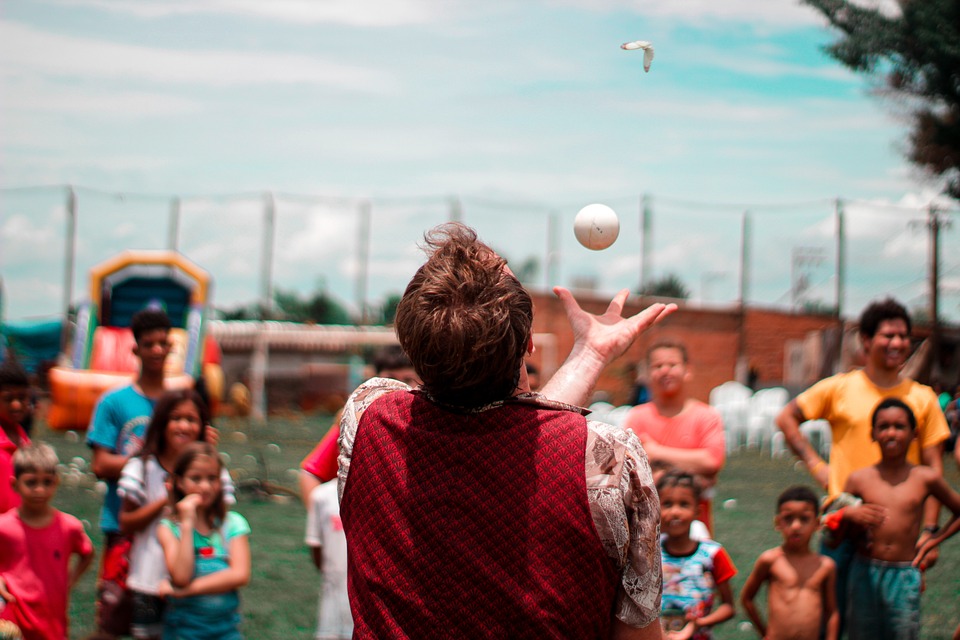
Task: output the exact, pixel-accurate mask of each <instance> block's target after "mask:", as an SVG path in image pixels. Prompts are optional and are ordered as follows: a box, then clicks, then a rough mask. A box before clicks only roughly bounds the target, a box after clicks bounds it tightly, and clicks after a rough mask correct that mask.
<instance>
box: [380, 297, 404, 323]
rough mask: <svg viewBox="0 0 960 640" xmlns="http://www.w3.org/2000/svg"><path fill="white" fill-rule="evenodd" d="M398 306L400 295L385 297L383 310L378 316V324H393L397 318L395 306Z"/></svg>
mask: <svg viewBox="0 0 960 640" xmlns="http://www.w3.org/2000/svg"><path fill="white" fill-rule="evenodd" d="M398 304H400V295H399V294H396V293H392V294H390V295H389V296H387V299H386V300H384V302H383V310H382V311H381V314H380V324H385V325H387V324H393V321H394V320H395V319H396V317H397V305H398Z"/></svg>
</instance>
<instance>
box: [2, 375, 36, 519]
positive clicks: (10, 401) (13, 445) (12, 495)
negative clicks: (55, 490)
mask: <svg viewBox="0 0 960 640" xmlns="http://www.w3.org/2000/svg"><path fill="white" fill-rule="evenodd" d="M29 413H30V382H29V380H28V379H27V372H26V371H24V370H23V367H21V366H20V365H19V364H17V362H16V361H15V360H14V359H13V358H12V357H8V358H7V359H6V360H5V361H4V362H3V364H0V513H4V512H5V511H9V510H10V509H13V508H14V507H16V506H17V505H19V504H20V496H18V495H17V492H16V491H14V490H13V487H12V486H10V478H12V477H13V463H12V458H13V453H14V452H15V451H16V450H17V448H19V447H24V446H26V445H28V444H30V438H28V437H27V432H26V431H24V430H23V427H21V426H20V424H21V423H22V422H23V420H24V419H25V418H26V417H27V415H28V414H29Z"/></svg>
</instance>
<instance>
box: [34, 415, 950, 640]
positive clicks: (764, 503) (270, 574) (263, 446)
mask: <svg viewBox="0 0 960 640" xmlns="http://www.w3.org/2000/svg"><path fill="white" fill-rule="evenodd" d="M329 424H330V417H329V416H323V415H321V416H311V417H298V416H291V417H288V418H283V419H278V418H271V420H270V421H269V423H268V424H266V425H253V424H251V423H248V422H246V421H241V420H220V421H219V422H218V425H219V427H220V430H221V449H222V450H223V451H225V452H226V453H228V454H229V456H230V468H231V470H232V471H233V473H234V476H235V477H236V478H237V480H238V482H239V483H240V484H246V483H248V481H249V480H251V479H261V480H262V479H264V470H263V465H261V462H260V460H261V459H262V461H263V462H264V463H265V465H266V474H267V477H266V479H268V480H270V481H271V482H274V483H278V484H282V485H283V486H285V487H287V488H289V489H296V486H297V481H296V472H295V470H296V468H297V466H298V464H299V462H300V460H301V459H302V458H303V456H304V455H305V454H306V453H307V452H308V451H309V450H310V449H311V448H312V447H313V445H314V444H315V443H316V442H317V441H318V440H319V438H320V437H321V436H322V435H323V434H324V433H325V432H326V430H327V428H328V427H329ZM76 436H78V437H71V434H64V433H58V432H50V431H46V430H45V429H44V428H43V426H42V425H40V427H39V430H38V433H36V434H35V437H36V438H37V439H41V440H46V441H48V442H50V443H51V444H53V445H54V446H55V447H56V449H57V451H58V453H59V455H60V460H61V462H62V463H64V464H66V465H68V466H70V467H71V468H73V467H74V466H75V467H79V466H82V463H84V461H85V462H89V459H90V455H89V450H88V449H87V447H86V446H85V445H84V444H83V442H82V440H83V434H76ZM75 458H82V459H83V460H81V461H76V460H74V459H75ZM71 462H75V464H74V465H71ZM947 478H948V480H949V482H950V483H951V485H952V486H953V487H960V474H958V473H957V469H956V466H955V465H953V464H951V463H949V462H948V463H947ZM797 483H803V484H809V478H808V477H807V475H806V474H805V473H803V472H800V471H798V470H796V469H795V466H794V462H793V460H792V459H791V458H780V459H774V460H771V459H770V458H769V457H767V456H764V455H761V454H759V453H757V452H755V451H746V452H743V453H740V454H737V455H735V456H732V457H731V458H730V459H729V460H728V462H727V466H726V468H725V469H724V471H723V473H722V474H721V476H720V482H719V485H718V496H717V500H716V526H717V538H718V539H719V541H720V542H721V543H723V544H724V545H725V546H726V547H727V549H728V551H729V553H730V555H731V556H732V557H733V560H734V562H735V563H736V565H737V568H738V569H739V574H738V575H737V577H736V578H735V579H734V592H735V593H736V594H739V591H740V587H741V586H742V585H743V582H744V580H745V579H746V576H747V574H748V573H749V572H750V569H751V567H752V566H753V562H754V560H755V559H756V557H757V556H758V555H759V554H760V552H761V551H763V550H764V549H767V548H770V547H773V546H776V545H777V544H779V542H780V539H779V535H778V534H777V532H776V531H774V530H773V524H772V521H773V512H774V505H775V501H776V496H777V495H778V494H779V493H780V491H782V490H783V489H784V488H786V487H787V486H789V485H791V484H797ZM730 499H733V500H735V501H736V505H735V506H734V507H732V508H724V507H723V504H724V502H725V501H727V500H730ZM100 504H101V498H100V496H99V495H98V494H97V492H96V491H95V487H94V483H93V480H92V479H91V477H90V476H89V475H88V474H82V473H80V472H68V473H67V474H66V475H65V477H64V479H63V483H62V486H61V490H60V492H59V494H58V496H57V500H56V505H57V506H58V507H59V508H60V509H62V510H64V511H66V512H68V513H71V514H74V515H76V516H77V517H78V518H80V519H82V520H84V521H86V523H87V524H88V532H89V533H90V536H91V538H92V539H93V541H94V543H95V545H96V546H97V548H98V551H99V547H100V544H101V543H102V539H101V536H100V531H99V527H98V526H97V522H98V514H99V509H100ZM237 510H238V511H240V512H241V513H242V514H243V515H244V516H246V517H247V519H248V520H249V521H250V526H251V528H252V530H253V533H252V535H251V539H250V542H251V548H252V552H253V577H252V580H251V582H250V585H249V586H248V587H246V588H245V589H244V590H243V615H244V620H245V622H244V633H245V635H246V637H247V638H251V639H257V640H268V639H277V640H281V639H288V638H309V637H312V631H313V627H314V624H315V622H316V606H317V594H318V593H319V587H320V578H319V577H318V574H317V572H316V571H315V569H314V568H313V565H312V564H311V562H310V557H309V554H308V551H307V549H306V547H305V546H304V544H303V533H304V531H303V528H304V524H305V515H304V511H303V508H302V506H301V504H300V502H299V500H297V499H290V498H288V497H286V496H280V497H278V498H271V497H264V496H260V495H257V494H256V493H255V492H253V491H241V492H240V495H239V500H238V505H237ZM94 574H95V571H94V570H93V569H91V571H90V572H88V573H87V575H86V576H84V577H83V579H82V581H81V582H80V584H79V586H78V587H77V588H76V590H75V591H74V593H73V598H72V604H71V638H83V637H85V636H86V635H87V634H88V633H89V632H91V631H92V624H93V602H94ZM762 596H763V594H761V597H762ZM958 603H960V536H958V537H957V538H954V539H952V540H950V541H948V542H947V543H946V544H945V545H944V546H943V549H942V554H941V558H940V562H939V564H938V565H937V566H936V567H935V568H934V569H932V570H931V571H929V572H928V574H927V590H926V593H925V594H924V596H923V634H922V637H923V638H927V639H930V640H934V639H941V638H950V636H951V633H952V632H953V629H954V628H955V627H956V625H957V624H958V623H960V607H958ZM745 621H746V618H745V617H744V616H743V615H742V613H740V614H738V615H737V617H736V618H734V619H733V620H731V621H729V622H726V623H724V624H722V625H720V626H718V627H717V628H716V629H715V636H716V637H717V638H718V639H720V640H724V639H733V638H754V637H757V636H756V634H755V633H754V631H753V630H752V628H748V627H747V623H746V622H745Z"/></svg>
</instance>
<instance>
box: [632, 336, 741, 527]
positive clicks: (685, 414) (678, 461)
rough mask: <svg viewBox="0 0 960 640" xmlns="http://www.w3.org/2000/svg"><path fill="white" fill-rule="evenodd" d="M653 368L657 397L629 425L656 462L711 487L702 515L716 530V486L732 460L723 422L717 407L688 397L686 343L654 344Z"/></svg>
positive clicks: (635, 411) (640, 408)
mask: <svg viewBox="0 0 960 640" xmlns="http://www.w3.org/2000/svg"><path fill="white" fill-rule="evenodd" d="M647 370H648V375H649V379H650V388H651V392H652V395H653V400H652V401H651V402H647V403H645V404H641V405H637V406H636V407H634V408H633V409H631V410H630V412H629V413H628V414H627V418H626V422H625V426H626V427H628V428H630V429H632V430H633V432H634V433H636V434H637V437H639V438H640V442H641V443H642V444H643V448H644V450H645V451H646V452H647V456H648V457H649V458H650V461H651V462H656V461H662V462H666V463H668V464H670V465H673V466H674V467H677V468H678V469H680V470H682V471H686V472H687V473H692V474H695V475H697V476H699V477H700V478H701V480H702V481H703V484H704V486H705V487H707V488H708V489H707V491H705V492H704V496H703V498H702V499H701V501H700V508H699V513H698V514H697V518H698V519H699V520H701V521H702V522H703V523H704V524H706V525H707V528H708V529H709V530H710V531H711V533H712V532H713V514H712V511H711V498H712V494H713V486H714V485H715V484H716V482H717V475H718V474H719V473H720V470H721V469H722V468H723V463H724V462H725V461H726V444H725V440H724V435H723V420H722V419H721V417H720V414H719V412H717V410H716V409H714V408H713V407H711V406H709V405H706V404H704V403H703V402H700V401H699V400H695V399H694V398H691V397H690V396H689V395H688V393H687V383H688V382H689V381H690V379H691V378H692V373H691V370H690V363H689V358H688V356H687V349H686V347H685V346H684V345H683V344H682V343H680V342H674V341H668V340H663V341H659V342H656V343H654V345H653V346H651V347H650V349H649V350H648V351H647Z"/></svg>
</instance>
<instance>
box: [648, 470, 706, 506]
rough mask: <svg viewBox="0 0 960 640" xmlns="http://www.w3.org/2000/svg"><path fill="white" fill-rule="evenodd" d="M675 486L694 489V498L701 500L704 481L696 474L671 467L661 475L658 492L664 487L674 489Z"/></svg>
mask: <svg viewBox="0 0 960 640" xmlns="http://www.w3.org/2000/svg"><path fill="white" fill-rule="evenodd" d="M674 487H686V488H688V489H690V490H691V491H693V497H694V499H695V500H696V501H697V502H700V497H701V494H702V493H703V483H702V482H701V481H700V479H699V478H697V476H695V475H694V474H692V473H687V472H686V471H681V470H680V469H671V470H669V471H667V472H666V473H664V474H663V475H662V476H660V479H659V480H658V481H657V493H660V492H661V491H663V490H664V489H672V488H674Z"/></svg>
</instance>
